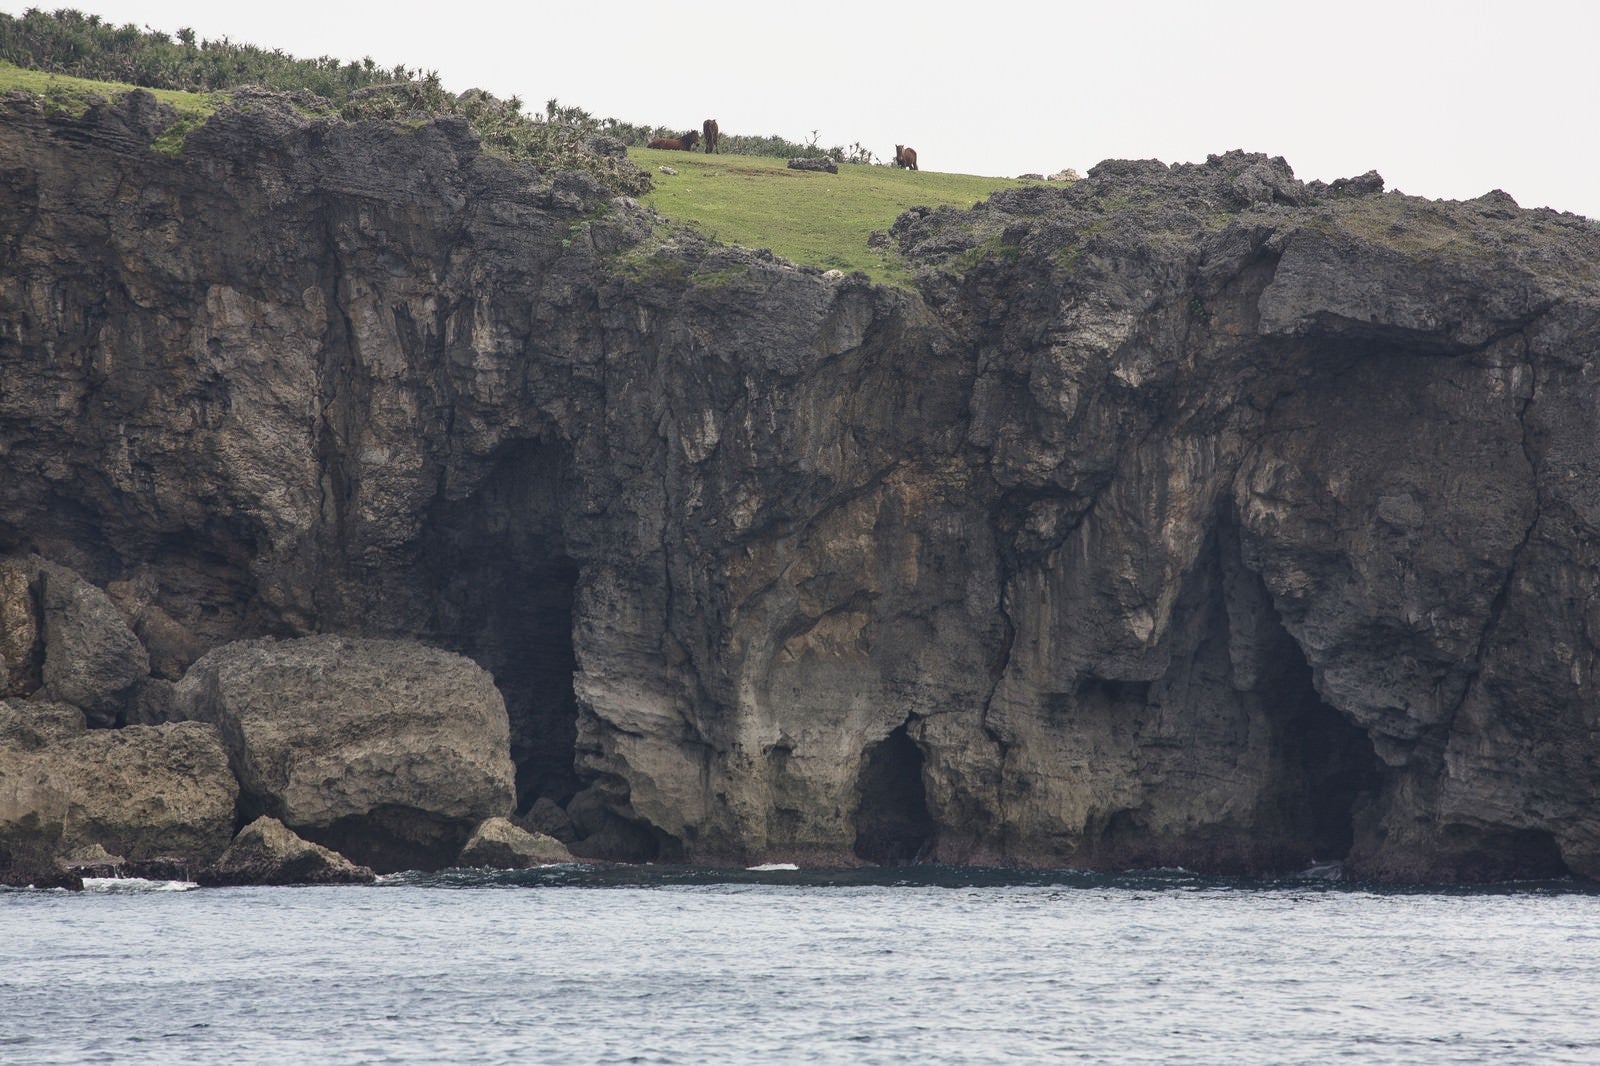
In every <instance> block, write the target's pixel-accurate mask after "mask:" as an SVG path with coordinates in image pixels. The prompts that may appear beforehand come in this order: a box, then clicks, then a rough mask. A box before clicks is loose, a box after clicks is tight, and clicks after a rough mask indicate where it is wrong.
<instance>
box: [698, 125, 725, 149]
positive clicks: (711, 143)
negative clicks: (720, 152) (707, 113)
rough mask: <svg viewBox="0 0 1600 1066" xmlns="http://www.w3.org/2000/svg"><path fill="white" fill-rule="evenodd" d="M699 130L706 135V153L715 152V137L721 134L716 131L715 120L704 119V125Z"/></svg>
mask: <svg viewBox="0 0 1600 1066" xmlns="http://www.w3.org/2000/svg"><path fill="white" fill-rule="evenodd" d="M700 130H701V132H703V133H704V134H705V135H706V151H707V152H715V151H716V150H717V135H718V134H720V133H721V132H722V131H721V130H719V129H717V120H716V119H714V118H708V119H706V122H705V125H704V126H701V127H700Z"/></svg>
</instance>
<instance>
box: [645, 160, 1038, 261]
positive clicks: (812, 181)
mask: <svg viewBox="0 0 1600 1066" xmlns="http://www.w3.org/2000/svg"><path fill="white" fill-rule="evenodd" d="M628 156H629V158H631V159H632V160H633V161H634V162H635V163H637V164H638V165H639V166H641V167H643V168H644V169H645V170H647V171H649V172H650V176H651V177H652V178H653V179H654V180H655V189H654V191H652V192H651V193H650V194H649V195H648V196H647V197H646V198H645V202H646V203H648V204H649V205H650V206H651V207H653V208H655V209H656V210H657V211H659V212H660V213H661V214H662V215H664V216H665V217H666V218H667V219H668V220H670V221H672V222H675V223H679V224H682V225H688V226H692V227H693V228H695V229H696V230H698V231H699V232H700V233H702V234H704V235H705V236H707V237H709V238H711V239H713V240H717V241H720V242H722V243H723V244H738V245H742V246H744V247H746V248H770V249H771V250H772V251H773V252H775V253H776V254H778V255H781V256H783V257H784V258H785V259H790V260H793V261H794V262H796V263H801V264H803V265H806V266H815V267H821V268H823V269H824V270H834V269H837V270H843V271H844V272H845V273H850V272H852V271H856V270H859V271H862V272H863V273H865V274H866V275H867V276H869V277H870V278H872V280H873V281H876V282H881V283H885V284H891V285H904V284H906V283H908V282H909V280H910V273H909V271H908V270H907V269H906V267H905V266H904V264H902V263H901V262H900V257H899V255H898V253H896V252H895V251H894V250H893V249H892V248H872V247H869V246H868V244H867V238H868V236H870V235H871V233H872V232H873V231H874V230H887V229H888V228H889V226H890V224H892V223H893V222H894V220H895V218H896V217H897V216H899V215H900V213H901V212H902V211H905V210H906V209H907V208H909V207H917V206H927V207H940V206H944V205H949V206H952V207H959V208H967V207H971V206H972V205H973V204H976V203H978V202H979V201H981V200H986V199H988V198H989V196H990V194H992V193H994V192H997V191H999V190H1000V189H1014V188H1017V187H1019V186H1022V185H1029V184H1034V183H1033V182H1029V181H1017V180H1013V179H1010V178H983V177H976V176H974V175H971V174H940V173H937V172H934V171H928V170H918V171H910V170H900V169H899V168H895V167H884V166H866V165H862V164H852V163H841V164H839V173H837V174H826V173H821V172H817V171H806V170H790V169H789V167H788V161H787V160H784V159H775V158H766V157H762V156H748V155H704V154H702V153H699V152H673V151H664V150H659V149H649V148H630V149H629V150H628ZM662 166H669V167H671V168H672V169H674V170H676V171H677V173H676V174H663V173H661V171H660V170H659V169H658V168H660V167H662Z"/></svg>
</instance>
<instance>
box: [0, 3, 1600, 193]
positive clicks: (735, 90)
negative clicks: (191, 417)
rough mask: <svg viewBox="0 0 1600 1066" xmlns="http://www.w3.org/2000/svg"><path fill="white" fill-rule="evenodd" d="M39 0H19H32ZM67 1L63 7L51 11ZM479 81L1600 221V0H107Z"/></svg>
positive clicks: (878, 135) (313, 50)
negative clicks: (1223, 166) (1233, 155)
mask: <svg viewBox="0 0 1600 1066" xmlns="http://www.w3.org/2000/svg"><path fill="white" fill-rule="evenodd" d="M26 6H28V5H26V4H21V3H16V2H14V0H0V10H3V11H6V12H8V13H10V14H20V13H21V12H22V11H23V10H24V8H25V7H26ZM39 6H50V5H39ZM75 6H77V7H78V8H79V9H80V10H83V11H85V12H90V13H95V14H99V15H101V16H103V17H105V18H106V19H108V20H110V21H112V22H116V23H119V24H120V23H125V22H132V23H135V24H137V25H139V26H148V27H150V28H152V29H158V30H162V31H165V32H167V33H172V32H174V31H176V30H177V29H179V28H180V27H185V26H187V27H191V28H193V29H194V30H195V31H196V33H198V34H199V35H200V36H201V37H208V38H219V37H224V36H226V37H228V38H230V39H232V40H234V41H238V42H244V43H249V44H254V45H258V46H261V47H264V48H282V49H283V50H285V51H287V52H290V53H293V54H295V55H298V56H302V57H311V56H317V55H333V56H337V57H339V58H341V59H360V58H362V57H364V56H371V57H372V58H373V59H375V60H377V61H378V62H379V63H381V64H383V65H385V66H394V65H395V64H399V63H403V64H405V65H407V66H411V67H421V68H425V69H430V70H437V71H438V72H439V74H440V76H441V77H442V79H443V80H444V84H445V85H446V86H447V87H449V88H451V89H455V90H462V89H467V88H471V87H474V86H476V87H480V88H484V89H487V90H489V91H490V92H493V93H495V94H496V95H500V96H510V95H513V94H515V95H518V96H520V97H522V99H523V100H524V101H525V102H526V103H527V104H528V105H529V106H530V107H532V108H542V107H543V105H544V102H545V101H546V100H548V99H550V98H551V97H554V98H556V99H558V100H560V101H561V102H562V103H563V104H575V105H577V106H579V107H582V108H584V109H586V110H588V111H590V112H592V113H594V114H596V115H598V116H602V117H604V116H611V117H615V118H619V119H623V120H626V121H629V122H638V123H650V124H660V125H666V126H673V127H680V128H683V129H688V128H690V127H696V128H698V127H699V125H700V122H701V120H702V119H704V118H707V117H715V118H717V119H718V120H719V122H720V124H721V126H722V129H723V131H724V132H730V133H745V134H779V135H782V136H784V137H787V138H789V139H791V140H796V141H804V140H808V139H809V138H810V137H811V135H812V131H813V130H814V131H816V135H817V137H818V139H819V141H820V143H821V144H823V145H824V146H831V145H836V144H837V145H843V146H847V147H848V146H849V145H851V144H852V143H854V142H857V141H859V142H861V143H862V144H864V145H865V146H867V147H868V148H870V149H871V150H872V151H873V152H875V153H876V154H877V155H878V157H879V158H880V159H887V158H889V157H891V156H892V155H893V154H894V146H895V144H897V143H904V144H909V145H911V146H913V147H915V148H916V149H917V152H918V155H919V158H920V160H921V163H922V166H923V168H924V169H926V170H940V171H956V172H960V173H968V174H986V175H1005V176H1015V175H1017V174H1022V173H1026V172H1030V171H1032V172H1039V173H1045V174H1048V173H1051V172H1054V171H1057V170H1060V169H1062V168H1063V167H1075V168H1077V169H1078V170H1079V171H1086V170H1088V168H1089V167H1091V166H1093V165H1094V164H1095V163H1097V162H1099V161H1100V160H1102V159H1107V158H1140V159H1147V158H1154V159H1160V160H1162V161H1163V162H1167V163H1172V162H1183V161H1188V162H1198V161H1200V160H1203V159H1204V158H1205V157H1206V155H1207V154H1209V153H1212V152H1224V151H1227V150H1229V149H1232V148H1243V149H1246V150H1248V151H1257V152H1265V153H1267V154H1269V155H1281V156H1283V157H1284V158H1285V159H1287V160H1288V162H1289V165H1290V166H1292V167H1293V168H1294V171H1295V174H1296V175H1297V176H1299V177H1300V178H1302V179H1305V180H1308V181H1309V180H1311V179H1313V178H1321V179H1323V180H1325V181H1331V180H1332V179H1334V178H1339V177H1345V176H1349V175H1355V174H1360V173H1362V172H1364V171H1367V170H1373V169H1375V170H1377V171H1379V172H1380V173H1381V174H1382V175H1383V176H1384V178H1385V179H1386V180H1387V181H1388V185H1389V188H1391V189H1396V188H1398V189H1401V190H1403V191H1405V192H1407V193H1412V194H1415V195H1421V196H1428V197H1442V198H1449V199H1463V198H1470V197H1473V196H1477V195H1479V194H1481V193H1484V192H1487V191H1488V190H1490V189H1494V188H1500V189H1504V190H1505V191H1506V192H1509V193H1510V194H1511V195H1512V196H1513V197H1515V198H1516V199H1517V201H1518V202H1519V203H1521V204H1522V205H1523V206H1524V207H1554V208H1557V209H1559V210H1566V211H1575V212H1578V213H1580V214H1584V215H1588V216H1589V217H1591V218H1600V120H1597V117H1596V112H1597V110H1600V0H1563V2H1557V0H1517V2H1515V3H1498V4H1490V3H1485V2H1479V0H1444V2H1440V0H1429V2H1426V3H1422V2H1416V0H1343V2H1341V3H1338V4H1317V5H1311V4H1291V3H1285V2H1284V0H1273V2H1258V0H1220V2H1210V3H1208V2H1206V0H1186V2H1168V0H1146V2H1140V0H1122V2H1120V3H1119V2H1107V0H1095V2H1093V3H1078V2H1076V0H1065V2H1064V0H1054V2H1051V0H1026V2H1020V0H987V2H980V3H973V4H962V5H947V4H934V3H920V4H911V3H895V4H892V5H888V4H879V3H876V2H875V0H803V2H788V3H765V2H762V0H704V2H692V0H691V2H680V3H672V2H670V0H655V2H652V3H640V2H635V0H597V2H591V0H569V2H563V3H543V2H540V0H532V2H527V3H521V4H515V3H498V2H497V3H487V2H480V0H455V2H444V3H441V2H438V0H430V2H428V3H417V2H412V0H392V2H385V3H381V4H380V3H365V2H355V3H344V2H339V0H319V2H315V3H312V2H307V0H276V2H274V0H266V2H262V3H255V4H240V5H233V4H219V3H217V2H216V0H101V2H98V3H96V2H93V0H82V2H80V3H77V4H76V5H75Z"/></svg>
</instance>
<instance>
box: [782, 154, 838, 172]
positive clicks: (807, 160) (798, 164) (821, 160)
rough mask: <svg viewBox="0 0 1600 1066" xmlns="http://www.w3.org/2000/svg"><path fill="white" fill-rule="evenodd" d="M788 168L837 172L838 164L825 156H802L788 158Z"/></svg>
mask: <svg viewBox="0 0 1600 1066" xmlns="http://www.w3.org/2000/svg"><path fill="white" fill-rule="evenodd" d="M789 169H790V170H811V171H816V172H818V173H822V174H837V173H839V164H837V163H835V162H834V161H833V160H831V159H829V158H828V157H826V156H814V157H811V156H802V157H801V158H798V159H791V160H789Z"/></svg>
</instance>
